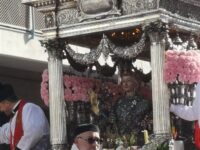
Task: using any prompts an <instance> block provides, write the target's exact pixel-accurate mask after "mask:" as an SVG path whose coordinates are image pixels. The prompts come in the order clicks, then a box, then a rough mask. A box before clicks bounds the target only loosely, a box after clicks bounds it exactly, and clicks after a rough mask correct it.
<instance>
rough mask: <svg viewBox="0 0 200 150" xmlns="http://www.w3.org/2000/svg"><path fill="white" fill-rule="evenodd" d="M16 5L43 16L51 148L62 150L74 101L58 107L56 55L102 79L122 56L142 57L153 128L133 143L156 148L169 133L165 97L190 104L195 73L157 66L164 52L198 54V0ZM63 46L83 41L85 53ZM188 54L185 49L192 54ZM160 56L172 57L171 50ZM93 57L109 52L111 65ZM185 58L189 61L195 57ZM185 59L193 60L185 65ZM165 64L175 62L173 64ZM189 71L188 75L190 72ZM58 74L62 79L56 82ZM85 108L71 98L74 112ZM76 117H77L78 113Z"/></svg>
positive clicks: (58, 0) (63, 0) (62, 0)
mask: <svg viewBox="0 0 200 150" xmlns="http://www.w3.org/2000/svg"><path fill="white" fill-rule="evenodd" d="M22 3H24V4H26V5H30V6H33V7H35V8H36V9H37V10H38V11H40V12H42V13H43V15H44V23H45V29H43V30H42V31H43V35H44V40H42V41H41V43H42V45H43V46H45V47H46V51H47V52H48V56H49V59H48V89H49V90H48V105H49V110H50V125H51V130H50V132H51V145H52V149H53V150H64V149H66V146H68V145H69V143H68V142H69V140H67V137H68V135H69V131H68V132H67V130H68V126H69V121H70V119H71V121H72V120H73V119H72V118H70V117H69V116H70V115H69V114H70V113H71V114H73V113H74V112H73V111H74V109H72V107H74V105H73V104H74V103H70V102H69V103H68V105H67V107H66V105H65V101H64V99H69V98H67V97H65V96H66V94H65V92H70V91H67V90H66V87H67V86H68V85H67V84H71V82H68V81H67V80H65V79H66V78H67V77H66V76H63V65H62V62H63V59H67V60H68V62H69V63H70V65H71V67H72V68H73V69H75V70H78V71H79V72H90V71H89V70H91V68H92V67H93V66H95V67H96V70H97V73H99V74H101V75H102V76H106V77H108V76H112V75H113V74H114V72H115V69H116V68H118V69H119V72H121V71H122V70H123V69H124V68H125V67H124V64H126V63H127V62H131V63H132V62H134V61H135V60H136V59H141V60H147V61H149V62H150V63H151V82H152V107H153V134H152V136H151V138H150V139H149V141H148V142H146V144H145V145H143V146H142V147H141V149H145V150H147V149H149V150H154V149H155V150H156V149H159V147H160V146H161V145H162V144H163V143H164V142H165V141H166V140H169V139H171V124H170V112H169V101H171V102H172V103H175V104H184V105H191V104H192V101H193V99H194V97H195V94H194V87H195V84H196V82H198V81H199V80H198V79H199V76H196V77H192V79H191V80H190V79H188V77H187V76H181V75H180V74H179V73H177V74H178V75H177V74H176V75H172V74H170V72H169V71H170V67H169V66H170V65H171V64H172V66H173V63H171V64H170V65H168V64H165V63H166V61H168V60H169V61H170V58H171V57H170V58H169V57H167V52H166V50H172V51H178V52H179V51H182V53H186V52H187V51H195V52H194V53H196V54H197V53H198V47H199V46H200V42H199V41H200V40H199V33H200V32H199V31H200V12H199V9H200V2H199V1H198V0H22ZM70 44H73V45H78V46H82V47H87V48H88V49H90V51H89V52H88V53H85V54H81V53H77V52H75V50H74V49H73V48H72V47H71V46H70ZM180 53H181V52H180ZM188 53H190V52H188ZM191 53H192V52H191ZM191 53H190V54H188V55H193V54H191ZM165 54H166V55H165ZM168 54H169V55H170V54H171V55H170V56H175V55H176V54H173V52H168ZM101 55H103V56H104V58H105V60H106V59H107V58H108V57H109V56H111V57H112V58H113V62H114V65H113V66H109V65H108V64H105V65H100V63H99V62H98V61H97V60H98V58H99V57H100V56H101ZM177 55H181V54H177ZM165 56H166V57H167V59H166V58H165ZM168 58H169V59H168ZM165 59H166V60H165ZM171 60H172V59H171ZM190 60H191V61H196V59H195V58H194V59H193V58H191V59H189V61H190ZM179 62H181V61H179ZM182 62H183V61H182ZM197 64H198V65H199V63H198V62H197ZM187 65H188V64H187ZM192 65H193V66H195V65H196V64H195V65H194V64H190V65H189V66H192ZM178 66H179V65H177V67H178ZM167 67H168V68H167ZM173 69H174V70H175V69H176V68H175V67H174V66H173ZM174 70H173V71H174ZM179 71H180V69H179ZM191 71H192V72H193V74H194V76H195V75H196V74H197V73H198V71H196V70H191ZM182 72H184V71H183V70H182ZM189 78H190V77H189ZM63 79H64V81H66V82H65V83H64V84H63ZM70 79H71V77H70ZM172 79H174V80H172ZM77 80H78V79H77ZM82 80H85V79H80V82H82ZM89 80H90V79H89ZM89 80H87V82H90V81H89ZM73 81H74V80H73ZM182 81H184V82H182ZM95 82H97V83H98V82H99V81H96V80H95ZM106 82H107V81H106ZM79 84H80V83H79ZM68 96H69V95H68ZM79 96H80V95H79ZM90 96H91V95H90ZM71 98H72V99H73V98H74V97H73V96H72V97H71ZM93 102H94V101H93ZM87 108H88V105H87V104H86V105H82V104H78V103H77V104H76V110H80V111H81V112H83V111H85V110H88V109H87ZM93 108H94V107H93ZM94 112H95V111H94ZM80 114H81V113H80ZM78 117H79V118H80V119H79V121H81V118H82V117H80V116H78ZM78 117H77V115H76V118H78ZM90 119H91V120H92V117H91V118H90ZM111 143H112V142H111ZM167 145H168V144H167ZM168 146H169V145H168Z"/></svg>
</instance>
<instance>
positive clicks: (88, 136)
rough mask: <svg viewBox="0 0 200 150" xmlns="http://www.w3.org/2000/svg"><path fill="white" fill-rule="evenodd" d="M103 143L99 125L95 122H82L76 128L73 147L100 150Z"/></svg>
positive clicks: (83, 149) (79, 149)
mask: <svg viewBox="0 0 200 150" xmlns="http://www.w3.org/2000/svg"><path fill="white" fill-rule="evenodd" d="M101 143H102V141H101V139H100V130H99V127H98V126H96V125H94V124H82V125H79V126H78V127H77V128H76V129H75V132H74V144H73V146H72V149H78V150H100V148H101Z"/></svg>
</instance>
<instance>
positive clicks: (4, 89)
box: [0, 83, 16, 102]
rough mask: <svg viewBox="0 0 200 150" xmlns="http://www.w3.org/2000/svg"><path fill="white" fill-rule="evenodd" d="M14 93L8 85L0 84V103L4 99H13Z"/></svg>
mask: <svg viewBox="0 0 200 150" xmlns="http://www.w3.org/2000/svg"><path fill="white" fill-rule="evenodd" d="M14 97H16V96H15V92H14V90H13V88H12V86H11V85H10V84H1V83H0V102H2V101H3V100H5V99H6V98H14Z"/></svg>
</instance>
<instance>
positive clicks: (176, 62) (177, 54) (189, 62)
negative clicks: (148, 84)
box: [164, 50, 200, 84]
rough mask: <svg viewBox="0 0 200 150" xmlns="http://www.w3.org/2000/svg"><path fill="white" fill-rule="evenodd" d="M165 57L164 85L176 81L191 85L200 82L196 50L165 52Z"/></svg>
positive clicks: (199, 66)
mask: <svg viewBox="0 0 200 150" xmlns="http://www.w3.org/2000/svg"><path fill="white" fill-rule="evenodd" d="M165 56H166V59H165V64H164V79H165V81H166V83H173V82H176V81H177V80H178V81H179V82H181V83H184V84H193V83H196V82H199V81H200V52H199V51H198V50H188V51H176V50H167V51H166V53H165Z"/></svg>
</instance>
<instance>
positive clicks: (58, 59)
mask: <svg viewBox="0 0 200 150" xmlns="http://www.w3.org/2000/svg"><path fill="white" fill-rule="evenodd" d="M43 44H44V45H45V46H46V49H47V51H48V55H49V58H48V72H49V110H50V134H51V137H50V142H51V147H52V150H65V149H66V147H65V146H66V144H67V130H66V124H67V123H66V113H65V102H64V87H63V68H62V50H63V48H62V46H61V43H60V41H59V42H58V41H57V40H55V41H53V40H51V41H50V40H49V41H48V42H45V43H43Z"/></svg>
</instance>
